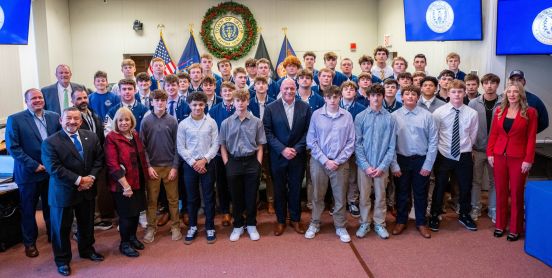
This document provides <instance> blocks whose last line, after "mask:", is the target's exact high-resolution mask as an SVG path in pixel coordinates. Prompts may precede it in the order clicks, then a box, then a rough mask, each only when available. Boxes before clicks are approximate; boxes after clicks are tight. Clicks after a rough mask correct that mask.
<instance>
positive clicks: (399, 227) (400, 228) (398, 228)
mask: <svg viewBox="0 0 552 278" xmlns="http://www.w3.org/2000/svg"><path fill="white" fill-rule="evenodd" d="M404 230H406V224H399V223H397V224H395V227H394V228H393V232H392V234H393V235H395V236H396V235H400V234H402V232H403V231H404Z"/></svg>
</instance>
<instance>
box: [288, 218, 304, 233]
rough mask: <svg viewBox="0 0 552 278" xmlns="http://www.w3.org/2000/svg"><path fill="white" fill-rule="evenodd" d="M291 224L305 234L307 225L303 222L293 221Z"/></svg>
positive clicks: (294, 228) (297, 230) (298, 231)
mask: <svg viewBox="0 0 552 278" xmlns="http://www.w3.org/2000/svg"><path fill="white" fill-rule="evenodd" d="M289 224H290V226H291V227H293V230H295V232H296V233H298V234H304V233H305V231H306V229H305V225H303V223H301V222H295V221H291V222H290V223H289Z"/></svg>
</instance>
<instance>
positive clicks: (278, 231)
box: [274, 223, 286, 236]
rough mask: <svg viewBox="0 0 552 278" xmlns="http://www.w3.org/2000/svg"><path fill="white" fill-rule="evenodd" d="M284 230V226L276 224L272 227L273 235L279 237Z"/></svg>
mask: <svg viewBox="0 0 552 278" xmlns="http://www.w3.org/2000/svg"><path fill="white" fill-rule="evenodd" d="M285 230H286V224H281V223H276V226H274V235H275V236H281V235H282V234H283V233H284V231H285Z"/></svg>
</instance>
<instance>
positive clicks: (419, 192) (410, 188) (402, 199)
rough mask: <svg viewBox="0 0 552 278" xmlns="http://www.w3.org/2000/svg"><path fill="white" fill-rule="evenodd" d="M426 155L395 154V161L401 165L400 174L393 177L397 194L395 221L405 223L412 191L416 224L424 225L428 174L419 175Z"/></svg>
mask: <svg viewBox="0 0 552 278" xmlns="http://www.w3.org/2000/svg"><path fill="white" fill-rule="evenodd" d="M425 159H426V157H425V156H420V155H413V156H402V155H400V154H397V163H399V167H401V176H400V177H399V178H397V179H395V180H396V181H398V182H396V183H395V194H396V195H397V196H396V198H397V203H396V207H397V223H399V224H406V222H407V221H408V210H409V203H410V196H411V194H410V193H411V192H413V193H414V212H415V214H416V226H417V227H419V226H425V225H426V217H425V214H426V208H427V193H428V186H429V176H427V177H424V176H422V175H420V170H422V166H423V165H424V162H425Z"/></svg>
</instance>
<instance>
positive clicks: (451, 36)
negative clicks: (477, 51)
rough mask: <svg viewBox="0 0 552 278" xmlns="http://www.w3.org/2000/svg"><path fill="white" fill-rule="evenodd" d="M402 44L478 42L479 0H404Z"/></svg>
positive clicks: (479, 22) (480, 37) (479, 38)
mask: <svg viewBox="0 0 552 278" xmlns="http://www.w3.org/2000/svg"><path fill="white" fill-rule="evenodd" d="M404 24H405V35H406V41H454V40H482V38H483V37H482V31H481V29H482V27H481V0H404Z"/></svg>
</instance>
